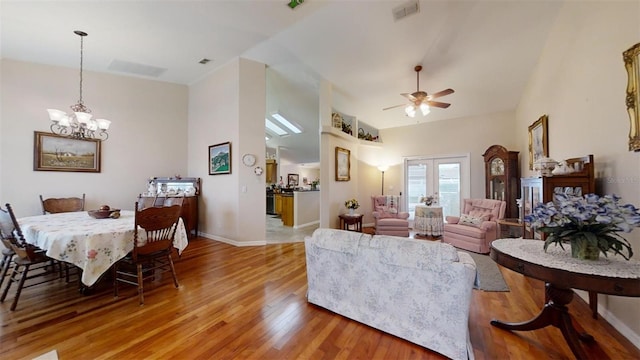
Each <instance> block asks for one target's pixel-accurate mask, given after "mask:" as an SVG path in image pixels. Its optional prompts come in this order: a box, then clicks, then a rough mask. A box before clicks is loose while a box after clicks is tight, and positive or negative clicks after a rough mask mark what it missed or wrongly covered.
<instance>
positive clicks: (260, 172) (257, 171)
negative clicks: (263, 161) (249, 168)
mask: <svg viewBox="0 0 640 360" xmlns="http://www.w3.org/2000/svg"><path fill="white" fill-rule="evenodd" d="M253 172H254V173H255V174H256V175H262V173H263V172H264V170H262V168H261V167H260V166H256V167H255V169H253Z"/></svg>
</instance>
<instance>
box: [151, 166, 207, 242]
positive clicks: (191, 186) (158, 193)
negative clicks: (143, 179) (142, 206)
mask: <svg viewBox="0 0 640 360" xmlns="http://www.w3.org/2000/svg"><path fill="white" fill-rule="evenodd" d="M200 185H201V181H200V178H183V177H180V178H175V177H154V178H152V179H151V180H150V181H149V184H148V186H149V187H148V189H147V192H146V193H144V195H142V196H143V197H154V198H157V199H159V198H162V197H165V196H169V197H172V196H182V195H183V194H186V196H185V198H184V201H183V202H182V213H181V217H182V221H183V222H184V227H185V229H186V230H187V235H188V236H189V238H193V237H196V236H198V216H199V215H198V198H199V195H200Z"/></svg>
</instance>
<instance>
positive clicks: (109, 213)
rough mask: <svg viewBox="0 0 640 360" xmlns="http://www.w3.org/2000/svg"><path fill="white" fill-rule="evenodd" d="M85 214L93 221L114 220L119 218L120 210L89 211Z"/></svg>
mask: <svg viewBox="0 0 640 360" xmlns="http://www.w3.org/2000/svg"><path fill="white" fill-rule="evenodd" d="M87 214H89V216H91V217H92V218H94V219H107V218H114V219H117V218H119V217H120V209H110V210H89V211H87Z"/></svg>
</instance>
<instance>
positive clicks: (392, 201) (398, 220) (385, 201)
mask: <svg viewBox="0 0 640 360" xmlns="http://www.w3.org/2000/svg"><path fill="white" fill-rule="evenodd" d="M371 201H372V203H373V219H374V221H375V227H376V235H392V236H404V237H409V221H408V220H407V219H408V218H409V213H408V212H404V211H400V210H399V209H400V196H398V195H376V196H372V197H371Z"/></svg>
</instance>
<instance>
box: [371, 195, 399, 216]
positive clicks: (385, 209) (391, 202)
mask: <svg viewBox="0 0 640 360" xmlns="http://www.w3.org/2000/svg"><path fill="white" fill-rule="evenodd" d="M372 200H373V211H377V212H378V215H379V216H378V218H380V219H383V218H395V217H398V212H399V210H398V207H399V206H400V196H398V195H377V196H372Z"/></svg>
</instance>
